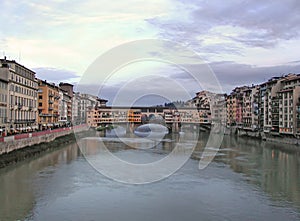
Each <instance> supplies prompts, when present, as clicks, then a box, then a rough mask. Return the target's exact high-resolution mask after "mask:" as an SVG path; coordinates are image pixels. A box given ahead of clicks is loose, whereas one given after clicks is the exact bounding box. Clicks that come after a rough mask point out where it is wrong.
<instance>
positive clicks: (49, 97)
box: [38, 80, 60, 128]
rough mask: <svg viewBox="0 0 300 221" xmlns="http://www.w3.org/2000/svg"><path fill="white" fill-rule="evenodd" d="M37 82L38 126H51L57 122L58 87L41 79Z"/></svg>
mask: <svg viewBox="0 0 300 221" xmlns="http://www.w3.org/2000/svg"><path fill="white" fill-rule="evenodd" d="M38 83H39V90H38V111H39V114H38V123H39V126H40V128H52V127H54V126H56V125H57V124H58V118H59V114H58V109H59V108H58V106H59V105H58V104H59V98H60V96H59V88H58V87H57V86H55V84H53V83H48V82H47V81H43V80H38Z"/></svg>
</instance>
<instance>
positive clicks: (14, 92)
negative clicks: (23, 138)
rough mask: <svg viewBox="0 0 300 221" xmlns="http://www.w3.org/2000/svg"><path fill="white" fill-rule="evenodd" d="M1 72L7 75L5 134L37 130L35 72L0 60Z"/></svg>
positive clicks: (8, 61)
mask: <svg viewBox="0 0 300 221" xmlns="http://www.w3.org/2000/svg"><path fill="white" fill-rule="evenodd" d="M0 63H1V67H2V72H1V73H6V74H7V75H8V84H7V88H8V92H7V98H6V101H7V111H6V114H7V117H6V126H5V127H6V130H5V131H6V132H7V134H12V133H16V132H23V131H30V130H34V129H37V120H36V119H37V90H38V83H37V80H36V78H35V72H33V71H32V70H30V69H28V68H26V67H24V66H22V65H20V64H18V63H17V62H16V61H14V60H6V58H5V59H0Z"/></svg>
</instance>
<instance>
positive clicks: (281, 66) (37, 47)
mask: <svg viewBox="0 0 300 221" xmlns="http://www.w3.org/2000/svg"><path fill="white" fill-rule="evenodd" d="M299 11H300V2H299V1H298V0H285V1H281V0H270V1H269V0H261V1H259V0H257V1H256V0H253V1H251V0H228V1H222V0H209V1H208V0H207V1H204V0H152V1H139V0H123V1H106V0H86V1H81V0H72V1H70V0H52V1H50V0H44V1H40V0H24V1H23V0H18V1H15V0H2V1H1V14H0V18H1V19H0V27H1V29H0V50H1V54H0V56H1V57H3V56H4V55H6V56H7V58H9V59H14V60H16V61H19V62H20V63H21V64H23V65H25V66H27V67H29V68H32V69H34V70H35V71H36V73H37V76H38V77H39V78H42V79H47V80H49V81H53V82H60V81H65V82H71V83H75V84H76V83H78V82H80V80H81V78H82V76H83V75H84V74H85V73H86V71H87V70H88V68H89V67H90V65H91V64H92V63H93V62H94V61H95V60H97V58H99V56H101V55H102V54H103V53H106V52H107V51H109V50H110V49H112V48H114V47H117V46H119V45H122V44H125V43H128V42H132V41H136V40H142V39H164V40H170V41H173V42H175V43H178V44H180V45H182V46H184V47H186V48H187V49H188V50H191V51H193V52H195V53H197V55H198V56H199V58H201V59H202V60H203V61H205V63H206V64H207V65H208V66H209V67H210V68H211V70H212V72H213V73H214V74H215V75H216V77H217V79H218V80H219V82H220V85H221V86H222V89H223V90H224V91H225V92H229V91H230V90H231V89H232V88H233V87H234V86H239V85H244V84H246V85H251V84H252V83H260V82H263V81H264V80H267V79H268V78H270V77H271V76H279V75H282V74H287V73H290V72H293V73H299V68H300V36H299V34H300V13H299ZM153 53H156V54H158V55H159V51H153ZM123 56H126V55H123ZM154 63H155V62H153V63H152V64H151V63H149V62H144V65H141V64H139V65H136V67H133V66H134V64H131V67H130V68H126V67H125V68H123V69H122V68H119V71H117V72H116V73H115V74H114V77H112V78H110V79H111V81H110V82H109V81H108V82H107V84H106V85H105V86H106V90H103V92H102V94H101V96H104V97H106V98H108V99H111V97H112V94H114V93H116V91H118V90H119V88H120V87H121V86H122V85H124V83H126V82H127V81H129V80H132V78H134V77H136V76H140V74H141V73H143V74H145V75H147V74H149V76H150V75H151V76H152V75H157V76H161V75H164V77H166V76H167V77H168V78H169V79H171V78H172V79H173V80H175V81H178V82H183V83H182V84H184V87H186V88H187V89H188V91H189V93H191V94H193V93H195V92H196V91H198V90H200V88H199V85H197V84H194V79H192V78H191V77H190V76H188V75H186V74H184V73H183V72H182V70H180V69H178V68H177V69H176V68H174V67H173V66H172V67H171V66H170V65H169V66H168V65H165V64H163V65H162V64H160V65H158V64H157V63H156V64H154ZM183 63H184V62H183ZM132 65H133V66H132ZM189 65H190V66H191V67H192V68H193V69H194V70H197V69H198V68H199V67H198V66H197V62H194V61H193V62H190V63H189ZM101 74H102V70H98V75H101ZM104 74H107V73H104ZM142 76H144V75H142ZM157 76H155V77H153V78H152V80H149V77H145V78H143V77H140V78H139V79H138V80H137V83H136V84H135V87H134V88H133V87H132V86H130V91H128V96H131V95H130V93H133V94H136V93H137V92H141V91H143V90H144V89H145V88H147V89H149V93H150V91H151V90H155V89H157V87H161V86H163V85H166V84H165V82H164V81H163V80H159V79H157ZM95 79H97V76H95ZM118 79H119V80H118ZM143 79H144V80H145V82H149V84H145V82H142V81H143ZM153 82H155V84H154V83H153ZM159 82H161V84H160V85H159ZM157 84H158V85H157ZM152 85H154V86H153V87H152ZM167 85H168V84H167ZM92 86H94V87H96V86H99V85H97V84H95V85H92V82H90V85H86V89H87V91H89V90H88V89H91V87H92ZM168 87H169V88H168V89H170V90H171V89H174V88H176V86H174V87H172V86H169V85H168ZM82 88H83V87H82ZM133 89H134V90H133ZM124 93H125V92H124ZM175 94H176V93H175ZM176 96H177V95H176Z"/></svg>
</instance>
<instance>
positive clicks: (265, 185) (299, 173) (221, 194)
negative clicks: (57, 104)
mask: <svg viewBox="0 0 300 221" xmlns="http://www.w3.org/2000/svg"><path fill="white" fill-rule="evenodd" d="M97 139H98V138H97ZM94 140H95V138H93V139H89V138H86V139H85V142H87V143H89V142H90V144H91V145H93V142H95V141H94ZM170 140H171V141H170ZM170 140H169V141H168V142H162V143H161V144H160V145H158V146H157V147H155V148H151V149H147V150H141V149H128V148H125V145H124V144H122V143H118V142H115V141H113V142H112V141H110V138H107V140H106V141H105V142H106V143H107V145H108V146H109V147H111V148H112V149H113V152H114V154H116V155H117V156H118V157H120V158H123V159H131V160H133V161H135V160H136V161H139V162H148V161H152V160H157V159H161V158H162V157H164V156H166V155H167V154H169V152H170V151H171V148H170V142H171V143H172V139H170ZM206 140H207V134H205V133H203V134H201V136H200V137H199V142H198V146H200V147H198V148H199V149H201V147H202V146H203V143H205V141H206ZM80 142H81V141H80ZM171 146H172V145H171ZM285 146H286V145H285ZM281 147H282V144H275V143H274V144H272V143H265V142H262V141H258V140H253V139H249V138H242V137H238V138H236V137H229V136H225V137H224V139H223V143H222V146H221V150H220V151H219V152H218V154H217V156H216V157H215V159H214V161H213V162H211V163H210V164H209V166H208V167H207V168H205V169H203V170H199V169H198V165H199V162H198V160H194V159H189V160H188V161H187V163H186V164H185V165H184V166H183V167H182V168H180V169H179V170H178V171H177V172H176V173H174V174H173V175H171V176H169V177H168V178H166V179H163V180H161V181H158V182H153V183H150V184H143V185H131V184H122V183H119V182H116V181H114V180H112V179H109V178H106V177H105V176H103V175H101V174H100V173H98V172H97V171H96V170H95V169H94V168H93V167H92V166H91V165H90V164H89V163H88V162H87V160H86V158H85V157H84V156H83V154H82V153H81V151H80V149H79V148H78V146H77V144H76V143H74V144H68V145H67V146H65V147H62V148H61V149H59V150H55V151H53V152H50V153H47V154H43V155H40V156H38V157H36V158H33V159H29V160H26V161H23V162H20V163H17V164H15V165H12V166H9V167H6V168H4V169H1V170H0V203H1V204H0V220H43V221H47V220H49V221H50V220H51V221H52V220H80V221H81V220H130V221H133V220H143V221H146V220H164V221H167V220H172V221H175V220H300V154H299V152H292V151H289V152H287V151H283V150H281V149H282V148H281ZM196 151H197V148H196ZM97 154H101V152H100V153H99V152H98V151H95V152H90V155H94V156H97Z"/></svg>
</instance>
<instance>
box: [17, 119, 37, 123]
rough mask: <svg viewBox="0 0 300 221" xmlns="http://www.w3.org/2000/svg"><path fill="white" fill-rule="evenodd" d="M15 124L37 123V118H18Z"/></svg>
mask: <svg viewBox="0 0 300 221" xmlns="http://www.w3.org/2000/svg"><path fill="white" fill-rule="evenodd" d="M14 123H15V124H28V123H35V119H17V120H15V121H14Z"/></svg>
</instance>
